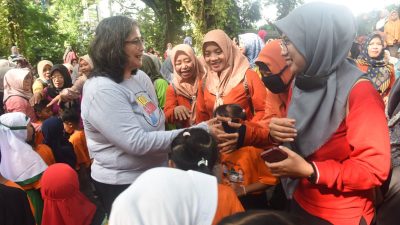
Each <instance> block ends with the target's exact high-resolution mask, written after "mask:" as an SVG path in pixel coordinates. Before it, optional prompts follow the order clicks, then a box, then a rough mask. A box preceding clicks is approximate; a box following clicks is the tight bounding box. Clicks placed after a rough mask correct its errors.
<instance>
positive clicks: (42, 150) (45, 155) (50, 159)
mask: <svg viewBox="0 0 400 225" xmlns="http://www.w3.org/2000/svg"><path fill="white" fill-rule="evenodd" d="M47 104H49V101H48V100H46V99H42V100H41V101H40V102H39V103H37V104H35V105H34V106H33V109H34V111H35V114H36V118H37V119H38V120H37V121H36V123H35V124H36V125H37V126H36V130H35V135H34V142H33V144H32V143H29V144H32V147H33V149H35V151H36V152H37V153H38V154H39V155H40V157H42V159H43V161H44V162H45V163H46V164H47V165H48V166H50V165H52V164H54V163H55V162H56V161H55V159H54V155H53V152H52V151H51V148H50V147H49V146H47V145H45V144H43V140H44V137H43V133H42V123H43V121H45V120H46V119H48V118H50V117H51V116H52V115H53V112H52V111H51V108H50V107H47Z"/></svg>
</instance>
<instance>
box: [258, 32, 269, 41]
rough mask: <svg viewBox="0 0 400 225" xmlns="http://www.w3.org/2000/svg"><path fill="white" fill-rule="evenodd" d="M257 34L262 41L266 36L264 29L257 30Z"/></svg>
mask: <svg viewBox="0 0 400 225" xmlns="http://www.w3.org/2000/svg"><path fill="white" fill-rule="evenodd" d="M257 34H258V36H259V37H260V38H261V40H262V41H263V42H264V41H265V37H266V36H267V34H268V33H267V31H266V30H259V31H258V33H257Z"/></svg>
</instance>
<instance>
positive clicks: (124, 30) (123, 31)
mask: <svg viewBox="0 0 400 225" xmlns="http://www.w3.org/2000/svg"><path fill="white" fill-rule="evenodd" d="M134 27H139V25H138V23H137V22H136V21H135V20H133V19H130V18H128V17H126V16H112V17H109V18H106V19H103V20H102V21H101V22H100V23H99V25H98V26H97V28H96V35H95V37H94V40H93V41H92V43H91V44H90V47H89V56H90V58H91V59H92V61H93V65H94V68H93V76H105V77H109V78H110V79H112V80H113V81H115V82H117V83H120V82H122V81H123V77H124V68H125V65H126V63H127V55H126V53H125V51H124V47H125V41H126V39H127V38H128V37H129V35H130V34H131V32H132V29H133V28H134Z"/></svg>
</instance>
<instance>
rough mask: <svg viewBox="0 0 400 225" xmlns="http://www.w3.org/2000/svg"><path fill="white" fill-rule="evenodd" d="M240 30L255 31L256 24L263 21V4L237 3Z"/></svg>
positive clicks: (256, 2)
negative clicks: (261, 10)
mask: <svg viewBox="0 0 400 225" xmlns="http://www.w3.org/2000/svg"><path fill="white" fill-rule="evenodd" d="M237 9H238V13H239V18H240V29H242V30H245V29H254V22H257V21H258V20H260V19H261V12H260V9H261V3H260V1H254V0H241V1H237Z"/></svg>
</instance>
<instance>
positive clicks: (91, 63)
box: [78, 54, 94, 70]
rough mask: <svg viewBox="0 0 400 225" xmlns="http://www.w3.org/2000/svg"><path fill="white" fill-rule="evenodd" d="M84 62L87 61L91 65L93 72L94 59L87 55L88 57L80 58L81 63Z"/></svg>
mask: <svg viewBox="0 0 400 225" xmlns="http://www.w3.org/2000/svg"><path fill="white" fill-rule="evenodd" d="M82 60H84V61H86V62H87V63H89V65H90V67H91V68H92V70H93V68H94V66H93V61H92V59H91V58H90V56H89V55H87V54H86V55H84V56H81V57H79V62H80V61H82ZM79 62H78V63H79Z"/></svg>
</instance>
